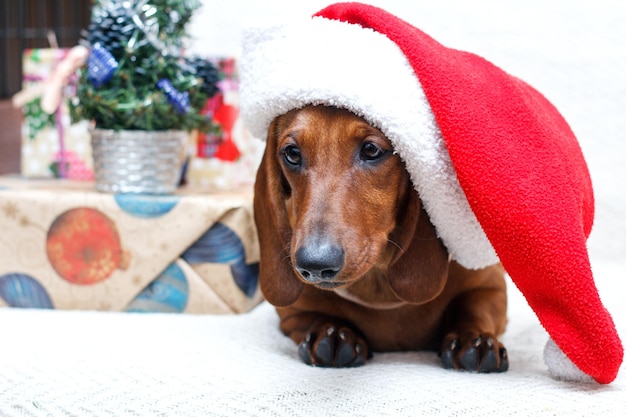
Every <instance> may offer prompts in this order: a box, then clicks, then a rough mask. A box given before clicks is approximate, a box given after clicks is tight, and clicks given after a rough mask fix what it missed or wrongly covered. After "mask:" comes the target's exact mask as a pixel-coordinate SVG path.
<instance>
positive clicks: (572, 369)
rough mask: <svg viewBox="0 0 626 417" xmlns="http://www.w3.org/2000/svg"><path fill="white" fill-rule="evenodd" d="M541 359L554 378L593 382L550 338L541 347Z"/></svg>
mask: <svg viewBox="0 0 626 417" xmlns="http://www.w3.org/2000/svg"><path fill="white" fill-rule="evenodd" d="M543 360H544V362H545V363H546V365H547V366H548V371H549V372H550V375H551V376H552V378H554V379H558V380H561V381H572V382H583V383H587V384H589V383H592V382H593V378H592V377H591V376H589V375H587V374H586V373H584V372H583V371H581V370H580V369H578V367H577V366H576V365H574V363H573V362H572V361H571V360H570V359H569V358H568V357H567V356H566V355H565V353H563V351H562V350H561V349H560V348H559V347H558V346H557V345H556V343H554V340H552V339H551V338H550V339H548V341H547V342H546V346H545V347H544V349H543Z"/></svg>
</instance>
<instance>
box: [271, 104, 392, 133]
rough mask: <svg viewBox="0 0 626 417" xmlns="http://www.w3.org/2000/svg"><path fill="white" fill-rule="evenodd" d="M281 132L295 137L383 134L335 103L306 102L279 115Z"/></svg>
mask: <svg viewBox="0 0 626 417" xmlns="http://www.w3.org/2000/svg"><path fill="white" fill-rule="evenodd" d="M281 121H282V123H281V124H280V125H281V126H280V130H282V134H283V135H285V136H287V137H290V138H293V139H294V140H297V141H298V142H300V141H303V142H308V141H310V140H315V141H317V140H322V141H323V140H324V139H335V140H337V139H349V138H354V139H363V138H365V137H367V136H370V135H377V136H383V137H384V135H383V134H382V132H380V130H378V129H376V128H375V127H373V126H371V125H370V124H369V123H367V122H366V121H365V120H364V119H363V118H362V117H360V116H357V115H355V114H354V113H352V112H350V111H348V110H344V109H340V108H334V107H326V106H307V107H304V108H301V109H296V110H292V111H290V112H288V113H287V114H285V115H284V116H283V117H282V118H281Z"/></svg>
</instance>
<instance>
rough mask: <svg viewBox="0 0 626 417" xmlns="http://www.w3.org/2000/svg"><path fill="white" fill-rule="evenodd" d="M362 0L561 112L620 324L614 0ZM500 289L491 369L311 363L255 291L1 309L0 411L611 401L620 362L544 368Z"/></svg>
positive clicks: (615, 405) (557, 406)
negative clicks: (500, 315)
mask: <svg viewBox="0 0 626 417" xmlns="http://www.w3.org/2000/svg"><path fill="white" fill-rule="evenodd" d="M327 3H328V2H322V1H319V0H315V1H313V0H309V1H303V2H289V1H287V0H271V1H267V2H254V1H252V0H240V1H235V2H230V3H228V4H227V3H225V2H208V1H207V2H206V7H205V12H204V13H203V14H202V15H201V21H200V22H198V23H197V25H196V31H197V33H198V37H200V38H202V39H201V40H202V42H201V47H204V46H206V45H209V46H207V48H209V50H208V51H205V52H207V53H212V52H214V50H211V48H212V47H211V46H210V45H220V47H224V45H235V44H236V41H237V39H238V36H239V30H240V27H241V25H242V23H241V22H243V21H246V20H251V19H253V18H254V17H255V15H264V16H272V15H274V14H277V13H278V14H280V13H283V14H284V15H287V14H289V13H295V12H296V11H297V10H301V11H303V12H304V13H311V12H313V11H316V10H317V9H319V8H320V7H322V6H324V5H326V4H327ZM373 3H374V4H377V5H382V6H384V7H385V8H387V9H388V10H390V11H392V12H394V13H396V14H398V15H401V16H402V17H404V18H405V19H406V20H408V21H410V22H411V23H413V24H415V25H417V26H419V27H420V28H422V29H423V30H425V31H426V32H428V33H429V34H431V35H432V36H434V37H435V38H436V39H438V40H440V41H441V42H443V43H444V44H447V45H448V46H453V47H456V48H460V49H466V50H470V51H473V52H476V53H479V54H481V55H483V56H484V57H486V58H487V59H489V60H491V61H493V62H494V63H496V64H498V65H500V66H502V67H503V68H505V69H506V70H507V71H508V72H510V73H512V74H515V75H517V76H519V77H521V78H523V79H525V80H526V81H528V82H529V83H531V84H533V85H534V86H535V87H537V88H538V89H539V90H540V91H542V92H543V93H544V94H545V95H546V96H547V97H548V98H549V99H550V100H552V101H553V103H554V104H555V105H556V106H557V107H558V108H559V109H560V110H561V111H562V113H563V114H564V116H565V117H566V119H567V120H568V121H569V122H570V124H571V125H572V128H573V130H574V131H575V132H576V134H577V135H578V137H579V139H580V142H581V145H582V147H583V151H584V152H585V154H586V156H587V159H588V163H589V167H590V170H591V175H592V178H593V180H594V186H595V189H596V199H597V202H596V203H597V204H596V205H597V215H596V224H595V227H594V231H593V232H592V236H591V239H590V241H589V248H590V253H591V256H592V264H593V269H594V274H595V276H596V280H597V284H598V287H599V289H600V294H601V296H602V298H603V301H604V302H605V305H606V307H607V308H608V309H609V311H610V312H611V313H612V315H613V317H614V319H615V322H616V324H617V327H618V331H619V332H620V334H621V335H622V337H623V338H624V337H625V336H626V303H624V296H625V295H626V281H625V280H624V275H625V273H626V237H625V236H626V220H625V217H624V214H625V207H626V187H624V185H623V178H626V117H624V109H625V108H626V77H625V76H624V74H626V48H625V47H624V45H625V44H626V25H624V24H623V21H624V20H623V17H624V16H626V2H623V1H621V0H605V1H602V2H595V3H593V4H590V3H589V2H586V1H583V0H574V1H568V0H555V1H551V2H544V1H541V0H529V1H525V2H516V1H513V0H504V1H495V0H475V1H472V2H465V1H462V0H442V1H437V2H406V1H404V0H389V1H382V0H380V1H374V2H373ZM296 9H297V10H296ZM201 26H202V27H204V28H213V30H208V29H205V30H204V31H203V30H201V28H200V27H201ZM217 29H219V30H217ZM215 48H216V49H215V50H217V47H215ZM196 49H198V48H197V47H196ZM234 49H235V47H234V46H232V47H231V50H233V52H231V53H234V52H236V51H234ZM219 52H224V51H221V50H220V51H219ZM225 52H229V51H225ZM0 233H1V231H0ZM0 262H2V260H0ZM509 288H510V291H509V293H510V309H509V318H510V322H509V326H508V330H507V333H506V335H505V336H504V338H503V341H504V343H505V344H506V346H507V348H508V352H509V356H510V360H511V367H510V370H509V371H508V372H506V373H504V374H498V375H477V374H470V373H457V372H452V371H446V370H443V369H441V368H440V366H439V359H438V358H437V356H436V355H435V354H434V353H415V352H411V353H394V354H377V355H376V356H375V357H374V358H373V360H372V361H371V362H370V363H368V364H367V365H366V366H364V367H362V368H356V369H344V370H332V369H318V368H310V367H307V366H305V365H303V364H301V363H300V361H299V360H298V359H297V356H296V351H295V346H294V345H293V344H292V342H291V341H290V340H288V339H286V338H285V337H284V336H282V334H281V333H280V332H279V331H278V330H277V324H278V320H277V318H276V315H275V313H274V311H273V309H272V308H271V307H270V306H268V305H261V306H260V307H258V308H257V309H256V310H254V311H252V312H251V313H249V314H247V315H242V316H227V317H225V316H189V315H187V316H174V315H129V314H117V313H95V312H62V311H35V310H11V309H0V331H1V333H0V416H11V417H13V416H16V417H17V416H111V417H112V416H115V417H118V416H185V417H192V416H221V415H224V416H232V415H235V416H255V415H256V416H312V415H314V416H324V415H349V416H385V415H389V416H402V415H406V416H419V415H424V416H453V415H459V416H461V415H481V416H491V415H493V416H496V415H497V416H502V415H520V416H527V415H532V416H561V415H567V416H603V417H604V416H620V415H624V413H625V412H626V411H625V410H626V376H625V375H624V370H623V369H622V371H621V373H620V374H619V376H618V378H617V379H616V380H615V382H613V383H612V384H611V385H608V386H600V385H595V384H592V385H577V384H571V383H564V382H560V381H555V380H553V379H551V378H550V376H548V373H547V370H546V367H545V366H544V364H543V359H542V351H543V345H544V343H545V341H546V339H547V335H546V334H545V332H544V331H543V329H542V328H541V326H540V325H539V323H538V321H537V320H536V318H535V316H534V314H533V313H532V311H531V310H530V309H529V308H528V306H527V305H526V303H525V300H524V299H523V297H522V296H521V295H520V294H519V292H518V291H517V290H516V289H515V288H514V287H513V286H512V285H511V286H510V287H509Z"/></svg>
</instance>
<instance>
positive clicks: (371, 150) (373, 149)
mask: <svg viewBox="0 0 626 417" xmlns="http://www.w3.org/2000/svg"><path fill="white" fill-rule="evenodd" d="M386 153H387V151H386V150H384V149H383V148H381V147H380V146H378V145H376V144H375V143H373V142H365V143H364V144H363V146H361V159H362V160H364V161H374V160H376V159H379V158H380V157H382V156H383V155H385V154H386Z"/></svg>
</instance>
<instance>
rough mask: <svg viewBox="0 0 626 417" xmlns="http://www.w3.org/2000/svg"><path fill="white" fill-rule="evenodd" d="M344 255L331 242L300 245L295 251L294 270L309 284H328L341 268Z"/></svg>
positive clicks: (337, 246)
mask: <svg viewBox="0 0 626 417" xmlns="http://www.w3.org/2000/svg"><path fill="white" fill-rule="evenodd" d="M344 259H345V253H344V250H343V248H342V247H341V246H339V245H337V244H335V243H331V242H315V243H311V244H306V245H302V246H301V247H300V248H299V249H298V250H297V251H296V257H295V261H296V265H295V266H296V270H297V271H298V272H299V273H300V275H302V277H303V278H304V279H305V280H307V281H309V282H311V283H320V282H328V281H331V280H332V279H334V278H335V277H336V276H337V274H338V273H339V271H341V269H342V268H343V263H344Z"/></svg>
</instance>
